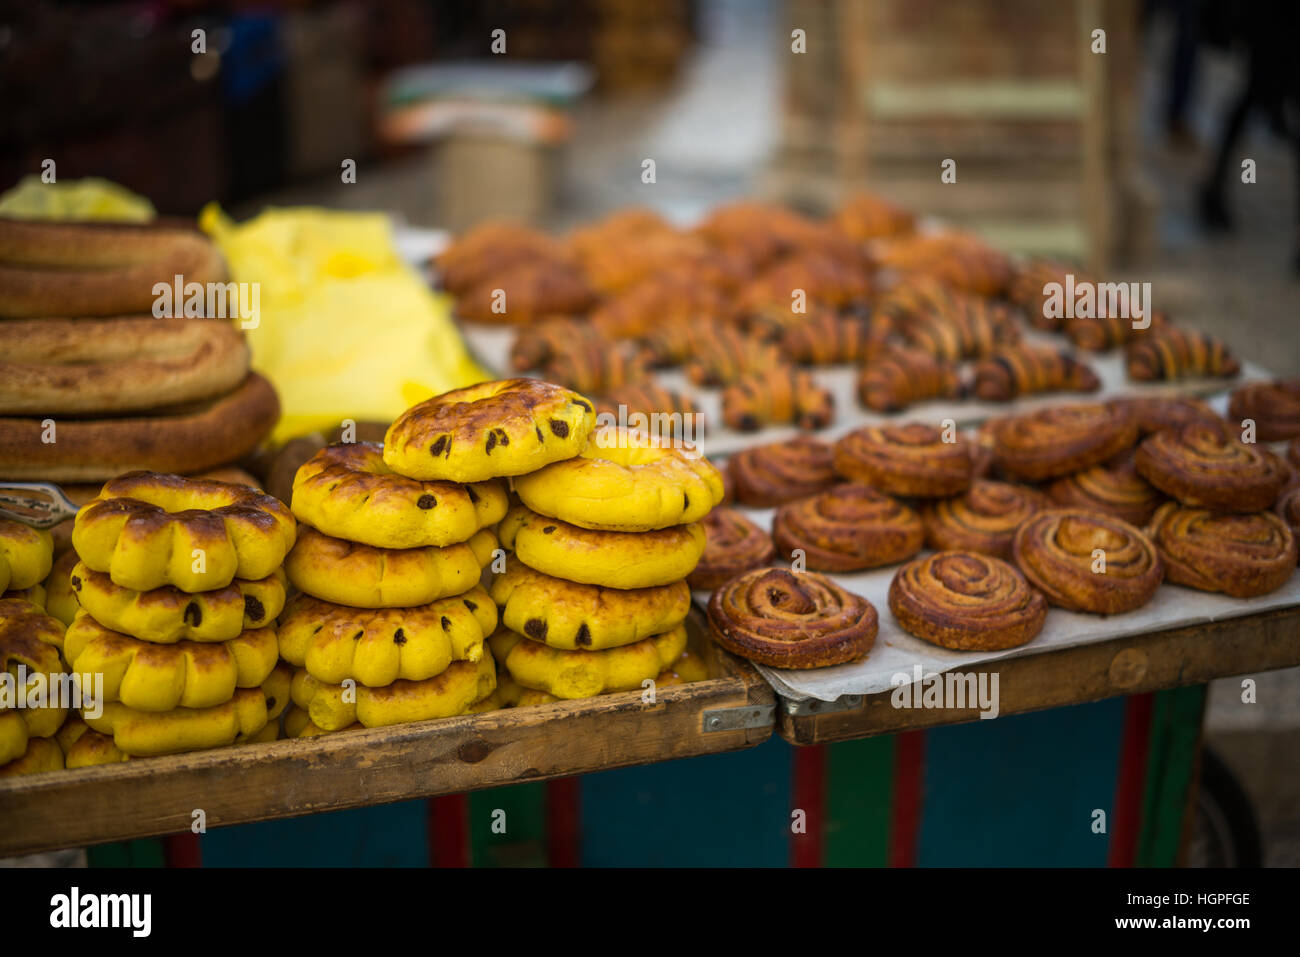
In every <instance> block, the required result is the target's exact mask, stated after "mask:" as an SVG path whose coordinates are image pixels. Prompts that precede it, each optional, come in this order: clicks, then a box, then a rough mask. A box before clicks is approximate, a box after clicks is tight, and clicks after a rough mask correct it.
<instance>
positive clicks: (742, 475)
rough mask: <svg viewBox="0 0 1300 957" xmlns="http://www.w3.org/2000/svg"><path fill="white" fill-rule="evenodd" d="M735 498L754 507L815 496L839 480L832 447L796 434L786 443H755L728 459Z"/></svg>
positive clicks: (728, 471)
mask: <svg viewBox="0 0 1300 957" xmlns="http://www.w3.org/2000/svg"><path fill="white" fill-rule="evenodd" d="M727 473H728V474H729V475H730V476H731V479H732V483H733V484H734V486H735V493H736V501H738V502H740V503H741V504H742V505H750V506H753V507H754V508H771V507H772V506H773V505H781V504H784V503H785V502H792V501H794V500H795V499H798V498H804V497H806V496H809V495H816V494H817V493H818V492H821V491H825V490H826V489H828V488H830V487H831V486H832V485H834V484H835V483H836V482H837V481H839V478H838V476H837V475H836V474H835V466H834V463H833V461H832V455H831V447H830V446H829V445H828V444H827V443H825V442H822V441H820V440H818V439H814V438H810V437H808V436H802V435H801V436H799V437H797V438H793V439H790V440H789V441H788V442H771V443H768V444H767V445H755V446H752V447H751V448H748V449H745V450H744V451H741V452H737V453H736V454H735V455H733V456H732V457H731V458H730V459H729V460H728V462H727Z"/></svg>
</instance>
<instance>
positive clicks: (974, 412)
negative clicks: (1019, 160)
mask: <svg viewBox="0 0 1300 957" xmlns="http://www.w3.org/2000/svg"><path fill="white" fill-rule="evenodd" d="M459 326H460V329H461V332H462V333H463V334H464V336H465V340H466V342H467V343H468V344H469V347H470V350H471V351H472V352H473V353H474V355H475V357H476V358H477V359H478V360H479V362H480V363H482V364H483V365H485V366H487V367H488V368H490V369H492V370H493V371H494V372H496V373H498V374H500V375H503V376H509V375H512V374H514V373H512V372H511V371H510V347H511V344H512V343H513V342H514V339H515V334H516V330H515V329H514V328H513V327H510V326H489V325H482V324H479V323H472V322H459ZM1023 332H1024V341H1025V342H1027V343H1036V344H1041V345H1051V346H1054V347H1056V348H1058V349H1059V348H1066V347H1068V343H1067V341H1066V340H1065V338H1064V337H1062V336H1052V335H1048V334H1045V333H1042V332H1039V331H1037V330H1033V329H1024V330H1023ZM1075 354H1076V355H1078V356H1079V358H1080V359H1082V360H1083V361H1085V362H1086V363H1087V364H1088V365H1090V366H1091V367H1092V369H1093V371H1094V372H1096V373H1097V377H1098V378H1099V379H1101V389H1100V390H1098V391H1097V392H1091V393H1078V392H1052V393H1047V394H1044V395H1037V396H1027V397H1024V398H1020V399H1017V400H1016V401H1014V402H983V401H979V400H976V399H966V400H961V399H942V400H935V401H931V402H918V403H916V404H915V405H912V406H909V407H908V408H907V409H905V410H904V411H902V412H896V413H881V412H873V411H872V410H870V409H868V408H866V407H865V406H863V405H862V403H861V402H860V401H859V400H858V396H857V377H858V372H857V369H856V367H854V366H848V365H837V366H820V367H817V368H814V369H812V370H811V371H812V373H813V378H814V379H815V380H816V381H817V382H818V384H820V385H821V386H822V387H823V388H826V389H829V390H830V392H831V394H832V395H833V396H834V398H835V418H834V419H833V420H832V422H831V424H830V425H829V426H827V427H826V428H824V429H821V430H819V431H817V432H812V433H801V432H800V431H799V429H797V428H795V427H794V426H768V427H765V428H763V429H760V430H759V431H756V432H737V431H736V430H734V429H729V428H727V427H726V426H724V425H723V424H722V390H721V389H706V388H701V387H700V386H697V385H694V384H692V383H690V382H688V381H687V379H686V376H685V374H684V373H683V372H682V371H681V370H680V369H662V370H657V371H656V373H655V377H656V378H657V379H658V380H659V381H660V382H661V383H662V384H663V385H664V386H665V387H667V388H669V389H673V390H677V391H681V392H684V393H686V394H689V395H692V396H694V397H695V399H696V400H697V402H698V404H699V406H700V411H701V412H702V413H703V416H704V423H705V425H704V435H703V437H702V438H701V439H700V440H699V446H700V448H701V450H702V451H703V452H704V454H705V455H707V456H718V457H722V456H727V455H731V454H734V453H736V452H739V451H740V450H741V449H745V448H748V447H750V446H752V445H760V444H763V443H767V442H781V441H784V440H786V439H790V438H794V437H795V436H796V435H801V434H811V435H814V436H816V437H817V438H820V439H825V440H827V441H833V440H835V439H837V438H839V437H840V436H841V435H843V434H845V433H846V432H851V431H853V430H854V429H856V428H860V427H862V426H864V425H879V424H882V423H886V422H902V421H919V422H931V423H935V424H939V423H941V422H942V421H943V420H944V419H952V420H953V421H954V422H955V423H957V424H958V425H974V424H976V423H978V422H982V421H983V420H985V419H990V418H996V417H998V416H1003V415H1009V414H1011V413H1015V414H1020V413H1022V412H1031V411H1033V410H1034V409H1038V408H1042V407H1043V406H1049V405H1060V404H1062V403H1064V402H1089V401H1101V400H1105V399H1110V398H1114V397H1116V396H1121V395H1132V396H1166V395H1178V396H1209V395H1213V394H1215V393H1217V392H1222V391H1223V390H1224V389H1225V388H1228V389H1230V388H1235V387H1236V386H1237V385H1238V384H1240V383H1243V382H1249V381H1254V380H1269V379H1272V378H1274V377H1273V376H1271V375H1270V374H1269V373H1268V371H1267V370H1265V369H1263V368H1261V367H1260V366H1257V365H1255V364H1254V363H1251V362H1246V361H1244V360H1243V361H1242V371H1241V375H1239V376H1237V377H1235V378H1232V379H1183V380H1179V381H1177V382H1134V381H1132V380H1130V379H1129V378H1128V375H1127V373H1126V372H1125V370H1124V351H1123V349H1113V350H1111V351H1110V352H1107V353H1100V354H1093V353H1086V352H1081V351H1076V353H1075Z"/></svg>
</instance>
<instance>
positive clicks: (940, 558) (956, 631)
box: [889, 552, 1047, 651]
mask: <svg viewBox="0 0 1300 957" xmlns="http://www.w3.org/2000/svg"><path fill="white" fill-rule="evenodd" d="M889 610H890V611H891V612H893V613H894V617H895V618H896V619H897V620H898V623H899V625H900V626H902V628H903V630H904V631H906V632H907V633H908V634H911V635H915V636H916V637H917V638H920V639H922V640H924V641H928V642H930V643H931V644H934V645H939V646H940V647H941V648H951V649H953V650H954V651H998V650H1001V649H1004V648H1015V647H1017V646H1019V645H1023V644H1026V643H1027V642H1029V641H1031V640H1033V638H1034V636H1035V635H1037V634H1038V633H1039V632H1040V631H1042V630H1043V622H1044V621H1045V620H1046V618H1047V601H1046V600H1045V599H1044V598H1043V596H1042V595H1041V594H1039V593H1038V592H1036V591H1034V589H1032V588H1030V587H1029V585H1028V584H1026V583H1025V579H1024V578H1023V577H1022V576H1021V574H1020V572H1018V571H1016V569H1015V568H1014V567H1012V566H1011V565H1008V564H1007V563H1006V562H1004V561H1002V559H1000V558H994V557H993V556H992V555H981V554H978V553H976V552H935V553H934V554H933V555H928V556H926V557H925V558H918V559H915V560H914V561H911V562H908V563H907V564H906V565H904V566H903V567H902V568H900V569H899V570H898V571H897V572H896V573H895V574H894V580H893V581H892V582H890V584H889Z"/></svg>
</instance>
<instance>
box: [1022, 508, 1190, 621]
mask: <svg viewBox="0 0 1300 957" xmlns="http://www.w3.org/2000/svg"><path fill="white" fill-rule="evenodd" d="M1012 553H1013V555H1014V556H1015V560H1016V565H1017V566H1018V567H1019V568H1020V571H1021V572H1022V573H1023V574H1024V576H1025V578H1026V580H1028V582H1029V584H1031V585H1033V586H1034V587H1035V588H1037V589H1038V590H1039V591H1041V592H1043V594H1045V595H1046V596H1047V600H1048V601H1050V602H1051V603H1052V604H1053V605H1060V606H1061V607H1062V608H1067V609H1069V610H1070V611H1088V612H1094V613H1096V614H1100V615H1118V614H1122V613H1124V612H1126V611H1133V610H1135V609H1137V608H1141V607H1142V606H1143V605H1145V604H1146V603H1147V602H1149V601H1150V600H1151V598H1152V596H1153V595H1155V593H1156V589H1157V588H1159V587H1160V581H1161V579H1162V578H1163V577H1164V572H1165V569H1164V563H1163V562H1162V561H1161V560H1160V553H1159V552H1158V551H1157V550H1156V546H1155V544H1154V543H1153V542H1152V541H1151V539H1149V538H1147V536H1146V534H1145V533H1144V532H1142V531H1140V530H1138V529H1137V528H1135V527H1134V526H1132V525H1130V524H1129V523H1128V522H1126V521H1124V520H1123V519H1121V518H1115V516H1113V515H1102V514H1100V513H1098V512H1086V511H1084V510H1083V509H1073V508H1053V509H1047V510H1046V511H1042V512H1039V513H1038V514H1037V515H1034V516H1033V517H1032V518H1030V519H1029V520H1028V521H1027V522H1025V524H1023V525H1021V526H1020V530H1019V531H1017V532H1016V537H1015V541H1014V543H1013V544H1012Z"/></svg>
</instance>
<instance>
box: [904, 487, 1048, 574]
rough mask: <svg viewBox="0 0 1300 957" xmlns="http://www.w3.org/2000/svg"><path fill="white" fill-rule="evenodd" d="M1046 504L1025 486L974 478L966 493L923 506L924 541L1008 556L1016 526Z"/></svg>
mask: <svg viewBox="0 0 1300 957" xmlns="http://www.w3.org/2000/svg"><path fill="white" fill-rule="evenodd" d="M1047 506H1048V501H1047V497H1046V496H1045V495H1043V493H1042V492H1039V491H1038V490H1037V489H1032V488H1030V487H1029V486H1027V485H1013V484H1011V483H1009V482H992V481H989V480H987V479H976V480H975V482H973V483H972V484H971V487H970V491H968V492H967V493H966V494H964V495H959V496H957V497H956V498H946V499H941V500H940V501H937V502H932V503H930V504H928V505H926V507H925V509H924V511H922V513H921V517H922V519H923V521H924V523H925V544H926V545H928V546H929V547H930V548H933V549H934V550H935V551H965V552H979V553H980V554H982V555H992V556H994V557H995V558H1002V559H1009V558H1010V557H1011V541H1012V539H1014V538H1015V536H1016V529H1018V528H1019V527H1020V526H1021V525H1022V524H1024V522H1025V521H1026V520H1027V519H1028V518H1029V517H1030V516H1031V515H1033V514H1034V513H1035V512H1037V511H1039V510H1041V509H1044V508H1047Z"/></svg>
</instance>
